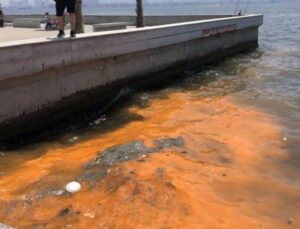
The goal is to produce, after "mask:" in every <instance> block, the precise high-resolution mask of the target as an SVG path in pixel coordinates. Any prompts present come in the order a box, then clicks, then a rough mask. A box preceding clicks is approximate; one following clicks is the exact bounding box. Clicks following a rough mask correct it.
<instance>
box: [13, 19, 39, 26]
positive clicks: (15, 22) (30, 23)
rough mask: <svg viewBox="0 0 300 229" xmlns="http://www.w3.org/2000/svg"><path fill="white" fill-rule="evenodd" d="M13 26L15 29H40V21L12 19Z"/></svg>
mask: <svg viewBox="0 0 300 229" xmlns="http://www.w3.org/2000/svg"><path fill="white" fill-rule="evenodd" d="M13 26H14V27H16V28H40V27H41V19H38V18H14V19H13Z"/></svg>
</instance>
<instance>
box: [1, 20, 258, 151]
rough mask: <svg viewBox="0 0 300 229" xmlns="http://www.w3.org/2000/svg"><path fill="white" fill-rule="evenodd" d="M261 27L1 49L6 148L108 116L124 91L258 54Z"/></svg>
mask: <svg viewBox="0 0 300 229" xmlns="http://www.w3.org/2000/svg"><path fill="white" fill-rule="evenodd" d="M262 22H263V17H262V15H250V16H243V17H229V18H217V19H209V20H202V21H191V22H187V23H177V24H170V25H161V26H154V27H149V28H143V29H140V30H139V29H138V30H129V31H113V32H103V33H95V34H90V35H84V36H82V37H79V38H76V39H75V40H73V39H63V40H59V41H54V42H52V41H49V40H48V41H47V40H46V39H36V40H34V41H31V42H30V43H24V42H23V43H22V42H13V43H9V44H3V43H2V45H0V68H2V67H3V70H4V71H2V72H0V104H1V105H2V106H1V107H0V119H1V120H0V133H1V134H0V144H2V145H7V144H8V143H9V142H22V141H23V140H22V139H29V138H32V137H33V138H36V137H39V136H46V135H51V132H57V131H59V130H60V129H61V128H64V127H67V126H70V125H73V123H74V122H75V123H76V122H79V123H80V122H84V121H85V120H84V119H86V120H89V119H90V118H91V116H89V115H87V114H90V113H93V112H94V113H96V114H98V113H101V112H103V108H105V107H106V105H105V104H107V103H109V102H110V100H111V98H112V96H113V95H116V94H117V93H118V92H119V91H120V90H121V89H122V88H134V89H135V90H139V89H140V88H145V87H149V86H151V85H153V84H156V85H157V84H161V83H162V82H163V81H168V80H169V79H170V78H173V77H178V76H180V75H181V74H180V73H182V72H183V71H184V70H187V69H192V68H194V67H199V66H201V65H204V64H207V63H210V62H214V61H217V60H220V59H222V58H224V57H225V56H228V55H232V54H234V53H237V52H241V51H246V50H249V49H253V48H255V47H257V45H258V28H259V26H260V25H261V24H262ZM45 61H46V62H45ZM16 63H17V64H16ZM1 66H2V67H1ZM83 117H85V118H83ZM76 120H77V121H76ZM78 120H79V121H78ZM24 141H27V140H24Z"/></svg>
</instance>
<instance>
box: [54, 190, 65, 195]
mask: <svg viewBox="0 0 300 229" xmlns="http://www.w3.org/2000/svg"><path fill="white" fill-rule="evenodd" d="M64 192H65V191H64V190H56V191H52V194H53V195H55V196H60V195H62V194H63V193H64Z"/></svg>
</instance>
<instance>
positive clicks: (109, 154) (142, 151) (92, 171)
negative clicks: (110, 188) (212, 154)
mask: <svg viewBox="0 0 300 229" xmlns="http://www.w3.org/2000/svg"><path fill="white" fill-rule="evenodd" d="M153 143H154V147H147V146H145V144H144V142H143V141H142V140H134V141H131V142H128V143H124V144H120V145H115V146H112V147H110V148H107V149H105V150H103V151H101V152H99V153H98V154H97V156H96V158H95V159H94V160H92V161H90V162H88V163H87V164H85V165H84V167H83V170H84V172H83V173H82V174H81V175H80V177H79V178H78V180H79V181H88V182H89V183H90V185H91V188H94V187H95V186H96V183H97V182H98V181H100V180H101V179H103V178H104V177H106V176H107V175H108V171H109V169H110V167H112V166H114V165H117V164H119V163H122V162H126V161H130V160H138V162H143V161H144V160H145V157H146V156H147V155H149V154H152V153H156V152H159V151H161V150H164V149H168V148H182V147H183V146H184V140H183V138H182V137H181V136H180V137H177V138H162V139H157V140H154V141H153Z"/></svg>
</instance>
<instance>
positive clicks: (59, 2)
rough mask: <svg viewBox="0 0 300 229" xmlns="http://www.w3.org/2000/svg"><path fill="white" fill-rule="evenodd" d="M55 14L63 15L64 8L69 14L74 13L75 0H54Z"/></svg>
mask: <svg viewBox="0 0 300 229" xmlns="http://www.w3.org/2000/svg"><path fill="white" fill-rule="evenodd" d="M55 2H56V16H58V17H61V16H63V15H64V12H65V9H66V8H67V12H68V13H69V14H74V13H75V5H76V0H56V1H55Z"/></svg>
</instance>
